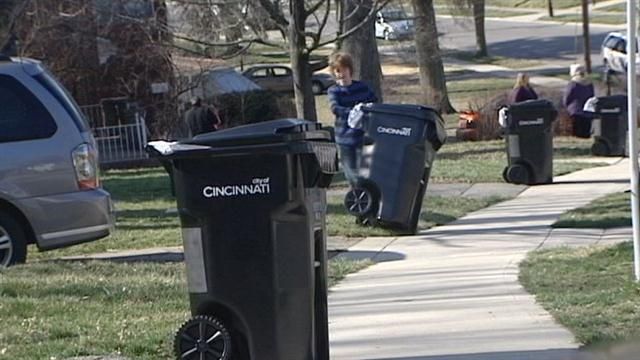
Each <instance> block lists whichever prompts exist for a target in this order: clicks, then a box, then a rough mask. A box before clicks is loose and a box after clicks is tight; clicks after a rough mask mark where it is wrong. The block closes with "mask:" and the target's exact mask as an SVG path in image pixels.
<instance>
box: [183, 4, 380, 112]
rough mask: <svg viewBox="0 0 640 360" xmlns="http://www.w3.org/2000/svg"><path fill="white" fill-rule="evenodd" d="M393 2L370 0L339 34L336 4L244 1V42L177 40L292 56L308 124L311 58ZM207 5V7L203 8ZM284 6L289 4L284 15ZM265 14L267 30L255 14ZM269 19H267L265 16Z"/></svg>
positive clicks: (296, 89)
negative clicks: (332, 22)
mask: <svg viewBox="0 0 640 360" xmlns="http://www.w3.org/2000/svg"><path fill="white" fill-rule="evenodd" d="M389 1H390V0H371V1H370V2H367V3H357V5H356V7H355V8H354V9H353V11H352V12H351V14H349V15H347V16H355V14H362V15H361V17H360V21H357V22H354V23H353V24H351V25H352V26H350V27H348V28H344V29H342V31H339V32H337V33H334V32H330V31H329V29H328V24H329V19H330V16H331V14H332V13H333V12H334V11H335V10H336V7H337V4H336V2H335V0H286V1H284V2H283V1H282V0H253V1H250V2H249V1H247V0H245V4H249V5H250V6H249V5H247V6H243V7H242V8H243V9H245V10H244V11H243V13H242V16H241V17H240V18H241V19H243V21H244V23H245V25H246V27H247V28H248V29H246V33H245V34H244V35H243V37H242V39H240V40H237V41H235V42H229V41H222V42H220V43H211V42H208V41H202V40H198V39H192V38H190V37H189V36H179V37H178V36H176V38H178V39H179V40H185V41H191V42H195V43H198V44H201V45H204V46H212V47H220V46H229V45H230V44H238V45H241V47H242V49H246V48H247V47H248V46H250V45H251V44H256V43H259V44H264V45H269V46H274V47H279V48H281V49H286V50H287V51H288V52H289V56H290V60H291V67H292V70H293V79H294V94H295V103H296V110H297V115H298V116H299V117H303V118H305V119H308V120H313V121H315V120H316V119H317V116H316V109H315V98H314V95H313V91H312V82H311V74H312V70H313V69H312V66H311V64H310V61H311V55H312V53H313V52H314V51H316V50H318V49H320V48H322V47H324V46H326V45H330V44H333V43H335V42H339V41H342V40H344V39H346V38H348V37H349V36H351V35H353V34H355V33H356V32H357V31H359V30H360V29H361V28H363V27H364V26H365V25H368V24H371V20H372V19H373V17H374V16H375V14H376V12H377V11H378V10H379V9H380V8H382V7H383V6H384V5H386V4H387V3H388V2H389ZM174 2H176V3H183V4H187V5H194V3H196V2H197V1H195V0H175V1H174ZM203 3H204V4H203ZM283 3H284V4H288V11H285V9H284V6H283ZM200 6H210V4H208V3H207V2H206V1H200ZM256 12H259V13H260V14H263V20H267V21H268V26H264V23H262V24H263V26H259V24H260V22H259V21H257V20H259V19H258V17H256V16H255V15H253V13H256ZM264 15H266V16H264ZM265 27H268V28H275V29H278V30H280V31H281V32H282V33H284V34H285V36H284V37H286V39H272V38H269V37H267V36H266V34H265V31H264V30H265Z"/></svg>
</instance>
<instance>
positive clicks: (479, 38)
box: [469, 0, 489, 57]
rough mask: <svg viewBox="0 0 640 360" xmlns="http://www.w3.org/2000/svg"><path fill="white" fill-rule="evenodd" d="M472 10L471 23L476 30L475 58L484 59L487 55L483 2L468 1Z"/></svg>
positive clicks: (476, 0)
mask: <svg viewBox="0 0 640 360" xmlns="http://www.w3.org/2000/svg"><path fill="white" fill-rule="evenodd" d="M469 1H471V7H472V9H473V23H474V25H475V29H476V45H477V47H478V52H477V53H476V56H479V57H486V56H488V55H489V51H488V50H487V36H486V33H485V29H484V6H485V1H484V0H469Z"/></svg>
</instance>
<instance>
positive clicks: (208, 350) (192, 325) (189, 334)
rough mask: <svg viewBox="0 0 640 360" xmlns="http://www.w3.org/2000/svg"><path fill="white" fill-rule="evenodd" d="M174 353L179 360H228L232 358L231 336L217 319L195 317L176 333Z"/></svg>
mask: <svg viewBox="0 0 640 360" xmlns="http://www.w3.org/2000/svg"><path fill="white" fill-rule="evenodd" d="M174 351H175V355H176V358H177V359H187V360H189V359H193V360H201V359H206V360H228V359H230V356H231V336H230V335H229V331H228V330H227V329H226V328H225V326H224V325H223V324H222V323H221V322H220V321H219V320H218V319H216V318H215V317H212V316H208V315H198V316H194V317H193V318H191V319H189V320H188V321H187V322H186V323H184V325H182V327H180V330H178V332H177V333H176V337H175V339H174Z"/></svg>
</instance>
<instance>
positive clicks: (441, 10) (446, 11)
mask: <svg viewBox="0 0 640 360" xmlns="http://www.w3.org/2000/svg"><path fill="white" fill-rule="evenodd" d="M436 14H437V15H451V16H456V17H457V16H459V17H469V18H472V17H473V14H472V11H471V9H470V8H467V9H464V10H463V11H460V10H459V9H455V8H452V7H451V6H438V7H437V8H436ZM531 14H535V12H532V11H522V10H510V8H504V9H492V8H487V9H485V14H484V16H485V17H487V18H492V17H495V18H505V17H511V16H522V15H531ZM470 20H471V19H470Z"/></svg>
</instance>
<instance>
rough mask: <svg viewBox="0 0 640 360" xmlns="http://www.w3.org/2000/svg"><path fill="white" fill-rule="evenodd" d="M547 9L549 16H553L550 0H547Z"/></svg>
mask: <svg viewBox="0 0 640 360" xmlns="http://www.w3.org/2000/svg"><path fill="white" fill-rule="evenodd" d="M547 10H549V17H551V18H552V17H553V3H552V2H551V0H547Z"/></svg>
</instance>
